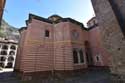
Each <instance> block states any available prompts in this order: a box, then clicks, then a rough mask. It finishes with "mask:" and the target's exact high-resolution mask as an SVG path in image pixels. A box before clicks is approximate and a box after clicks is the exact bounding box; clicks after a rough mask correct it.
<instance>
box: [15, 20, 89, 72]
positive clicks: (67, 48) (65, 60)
mask: <svg viewBox="0 0 125 83" xmlns="http://www.w3.org/2000/svg"><path fill="white" fill-rule="evenodd" d="M27 27H28V28H27V29H26V30H22V31H21V39H20V45H19V49H18V56H17V62H16V63H17V64H16V67H15V69H16V70H19V71H21V72H24V73H27V72H39V71H40V72H41V71H60V70H75V69H83V68H86V67H87V65H86V60H85V52H84V51H85V49H84V41H85V40H87V36H86V34H87V32H86V31H85V30H83V29H82V28H81V26H79V25H76V24H73V23H70V22H60V23H57V24H50V23H47V22H43V21H39V20H36V19H32V22H31V23H29V24H28V25H27ZM46 30H48V31H49V33H50V35H49V37H45V31H46ZM73 30H75V31H77V32H78V39H77V40H74V38H73V36H72V31H73ZM84 32H85V33H84ZM83 36H84V38H83ZM74 48H75V49H78V50H81V49H82V51H83V53H84V63H82V64H74V63H73V49H74Z"/></svg>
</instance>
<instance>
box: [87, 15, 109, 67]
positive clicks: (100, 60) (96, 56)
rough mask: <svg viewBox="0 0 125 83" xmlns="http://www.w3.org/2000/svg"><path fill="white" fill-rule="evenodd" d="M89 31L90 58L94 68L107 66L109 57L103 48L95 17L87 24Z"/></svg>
mask: <svg viewBox="0 0 125 83" xmlns="http://www.w3.org/2000/svg"><path fill="white" fill-rule="evenodd" d="M87 26H88V28H90V30H89V31H88V33H89V42H90V48H91V50H92V57H93V61H94V65H95V66H109V65H110V61H111V60H110V59H111V58H110V57H111V55H110V54H109V52H107V51H106V49H105V48H104V47H103V44H102V38H101V32H100V27H99V26H98V21H97V19H96V17H93V18H92V19H90V20H89V21H88V23H87Z"/></svg>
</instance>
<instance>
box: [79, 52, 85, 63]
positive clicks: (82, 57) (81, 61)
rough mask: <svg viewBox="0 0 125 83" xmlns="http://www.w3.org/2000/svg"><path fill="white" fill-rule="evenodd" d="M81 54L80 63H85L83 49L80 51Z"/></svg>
mask: <svg viewBox="0 0 125 83" xmlns="http://www.w3.org/2000/svg"><path fill="white" fill-rule="evenodd" d="M79 56H80V63H83V62H84V56H83V51H82V50H80V51H79Z"/></svg>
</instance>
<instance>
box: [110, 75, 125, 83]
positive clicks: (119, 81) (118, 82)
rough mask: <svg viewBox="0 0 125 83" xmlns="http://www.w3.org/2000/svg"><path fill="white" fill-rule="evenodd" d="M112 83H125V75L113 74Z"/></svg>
mask: <svg viewBox="0 0 125 83" xmlns="http://www.w3.org/2000/svg"><path fill="white" fill-rule="evenodd" d="M111 82H112V83H125V74H112V75H111Z"/></svg>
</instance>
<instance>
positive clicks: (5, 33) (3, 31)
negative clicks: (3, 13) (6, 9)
mask: <svg viewBox="0 0 125 83" xmlns="http://www.w3.org/2000/svg"><path fill="white" fill-rule="evenodd" d="M0 37H2V38H6V39H9V40H16V41H18V40H19V32H18V29H17V28H15V27H13V26H11V25H9V24H8V23H7V22H6V21H5V20H2V22H1V27H0Z"/></svg>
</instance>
